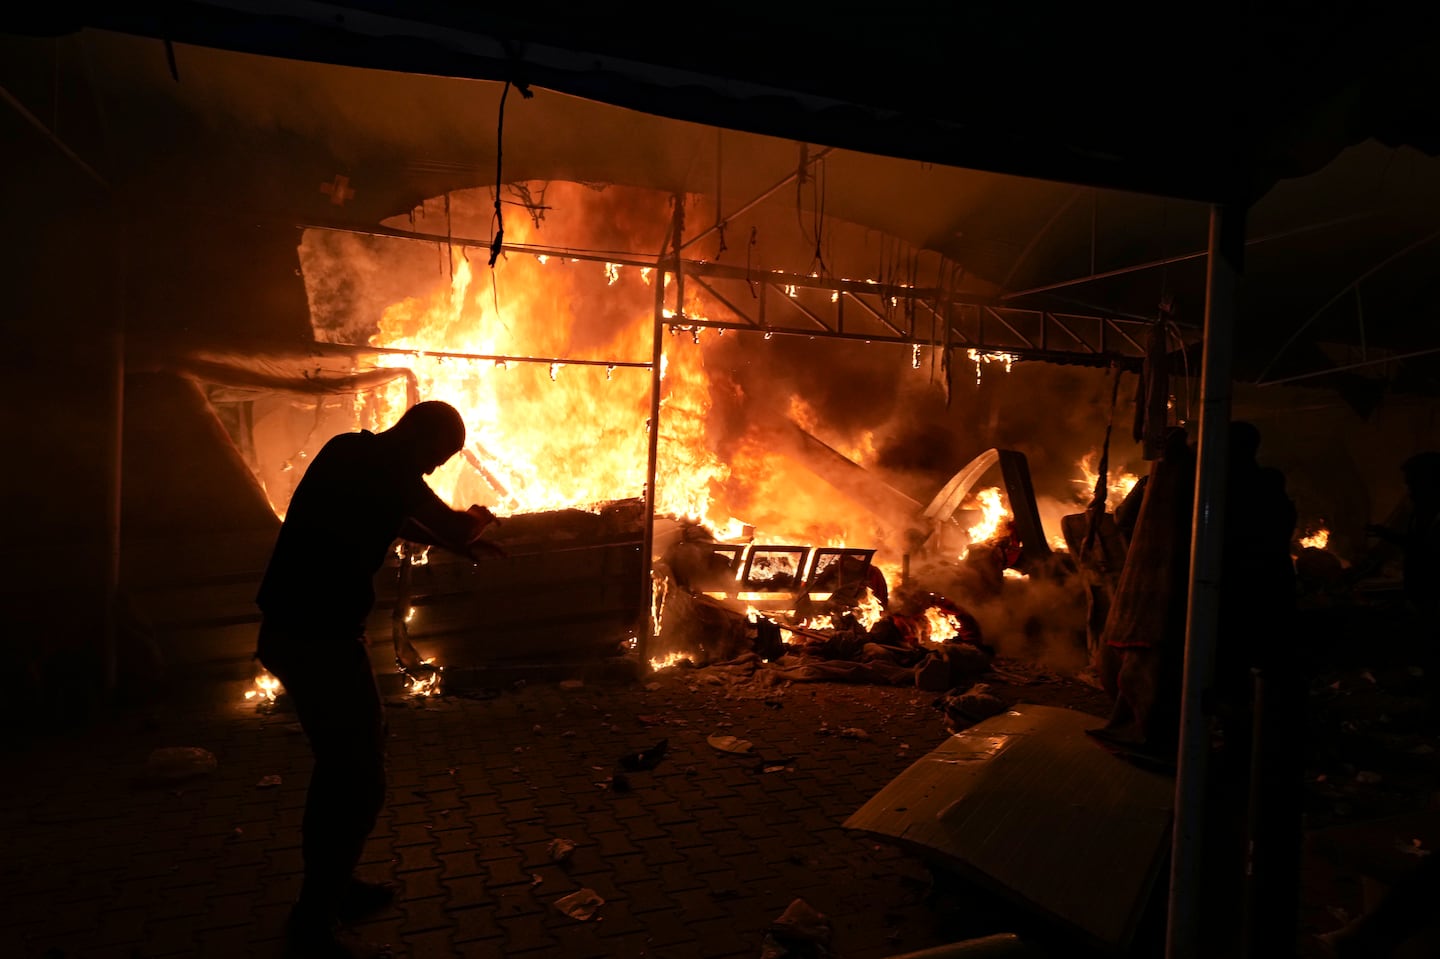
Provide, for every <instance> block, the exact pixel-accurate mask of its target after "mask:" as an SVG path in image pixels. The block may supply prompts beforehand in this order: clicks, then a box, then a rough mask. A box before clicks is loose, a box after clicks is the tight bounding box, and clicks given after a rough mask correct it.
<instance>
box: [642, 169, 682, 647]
mask: <svg viewBox="0 0 1440 959" xmlns="http://www.w3.org/2000/svg"><path fill="white" fill-rule="evenodd" d="M678 203H679V197H678V196H677V206H676V208H675V219H674V221H673V222H672V224H671V227H670V231H671V232H670V241H673V242H674V248H675V262H674V266H675V270H676V273H677V274H678V273H679V269H680V223H681V217H682V216H683V215H684V211H683V210H681V208H680V207H679V206H678ZM666 245H667V246H669V245H670V243H669V242H668V241H667V243H666ZM676 283H677V286H678V284H679V279H678V277H677V279H676ZM676 292H677V295H678V294H679V290H678V289H677V291H676ZM680 306H681V301H680V300H678V299H677V300H676V302H675V307H676V313H677V314H678V313H679V311H680ZM664 336H665V256H664V254H663V253H662V254H661V256H660V258H659V260H657V261H656V263H655V316H654V318H653V321H652V325H651V330H650V430H649V434H648V435H647V437H646V451H645V457H646V458H645V536H644V539H643V541H642V543H641V547H640V602H641V604H642V605H643V606H644V609H645V615H644V616H643V617H642V618H641V624H642V625H641V629H640V635H639V636H637V637H636V640H635V652H636V654H637V655H638V656H639V659H640V662H641V664H642V665H643V664H644V663H647V662H649V660H650V640H651V638H652V637H653V636H654V635H655V610H654V608H653V603H654V596H655V579H654V570H653V567H654V565H655V505H656V502H657V500H656V497H655V472H656V467H657V464H658V463H659V461H660V373H661V370H662V366H661V363H662V360H663V359H664V357H663V353H664V345H665V341H664Z"/></svg>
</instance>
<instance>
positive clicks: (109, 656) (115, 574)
mask: <svg viewBox="0 0 1440 959" xmlns="http://www.w3.org/2000/svg"><path fill="white" fill-rule="evenodd" d="M124 245H125V244H122V246H124ZM119 270H120V276H119V278H118V282H117V283H116V287H117V291H118V293H119V295H118V296H117V297H116V301H117V302H116V304H115V326H114V328H113V329H112V330H111V331H110V369H111V371H112V374H113V375H114V377H115V381H114V383H112V384H111V391H110V403H111V407H110V409H109V410H108V412H109V414H110V423H109V427H110V448H109V449H108V450H106V453H107V454H108V456H107V463H106V470H107V476H106V486H107V487H108V489H107V494H108V495H107V496H106V501H105V594H104V595H105V626H104V643H105V648H104V651H103V654H102V656H103V669H104V682H105V693H106V694H107V695H109V694H112V693H114V692H115V690H116V689H117V688H118V686H119V684H120V606H121V603H120V576H121V565H120V553H121V547H120V539H121V530H120V519H121V512H122V505H121V504H122V502H123V489H124V475H125V470H124V457H125V295H126V290H125V274H126V257H125V254H124V253H122V254H121V258H120V261H119Z"/></svg>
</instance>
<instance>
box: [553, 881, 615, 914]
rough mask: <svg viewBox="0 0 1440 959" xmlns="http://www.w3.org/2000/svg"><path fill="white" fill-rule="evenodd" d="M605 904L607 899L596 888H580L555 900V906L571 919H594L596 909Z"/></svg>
mask: <svg viewBox="0 0 1440 959" xmlns="http://www.w3.org/2000/svg"><path fill="white" fill-rule="evenodd" d="M603 905H605V900H604V899H602V898H600V894H599V893H598V892H596V891H595V890H594V889H588V888H587V889H580V890H578V891H576V892H572V893H571V894H570V895H568V896H561V897H560V898H559V899H557V900H555V907H556V908H557V909H559V910H560V911H561V912H563V913H565V915H567V916H569V917H570V918H571V919H579V920H580V921H581V922H584V921H585V920H587V919H593V918H594V916H595V913H596V911H597V910H598V909H599V908H600V907H601V906H603Z"/></svg>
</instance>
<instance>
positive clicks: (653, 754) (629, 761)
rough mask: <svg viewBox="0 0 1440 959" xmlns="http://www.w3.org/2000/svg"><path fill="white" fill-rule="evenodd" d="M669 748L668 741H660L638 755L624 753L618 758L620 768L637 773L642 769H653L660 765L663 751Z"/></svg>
mask: <svg viewBox="0 0 1440 959" xmlns="http://www.w3.org/2000/svg"><path fill="white" fill-rule="evenodd" d="M669 748H670V740H668V739H662V740H660V741H659V742H658V743H656V744H655V745H653V746H651V747H650V748H649V749H644V750H641V751H640V752H638V753H626V754H625V755H624V756H621V757H620V767H621V768H622V769H626V770H629V771H630V772H637V771H639V770H642V769H654V768H655V767H656V766H658V765H660V760H662V759H664V758H665V751H666V750H667V749H669Z"/></svg>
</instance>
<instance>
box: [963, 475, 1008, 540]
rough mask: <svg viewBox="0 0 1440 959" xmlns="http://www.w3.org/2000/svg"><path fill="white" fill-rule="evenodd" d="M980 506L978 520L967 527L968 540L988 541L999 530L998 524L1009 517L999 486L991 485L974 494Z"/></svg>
mask: <svg viewBox="0 0 1440 959" xmlns="http://www.w3.org/2000/svg"><path fill="white" fill-rule="evenodd" d="M975 500H976V502H977V503H978V504H979V506H980V521H979V522H978V523H976V524H975V525H974V526H972V527H970V529H969V536H970V542H972V543H988V542H989V541H990V540H992V539H994V538H995V534H996V533H999V532H1000V524H1001V523H1003V522H1005V521H1006V520H1007V519H1009V518H1010V513H1009V511H1008V510H1006V509H1005V503H1004V501H1003V500H1002V499H1001V498H1000V487H998V486H991V487H987V488H986V489H982V490H981V491H980V492H978V493H976V494H975Z"/></svg>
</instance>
